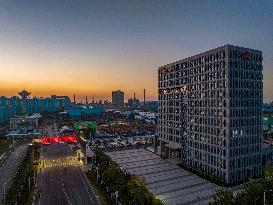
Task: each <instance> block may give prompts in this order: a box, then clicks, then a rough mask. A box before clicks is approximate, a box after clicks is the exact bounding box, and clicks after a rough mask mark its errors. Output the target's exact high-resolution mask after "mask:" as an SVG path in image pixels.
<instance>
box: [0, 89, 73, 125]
mask: <svg viewBox="0 0 273 205" xmlns="http://www.w3.org/2000/svg"><path fill="white" fill-rule="evenodd" d="M29 95H30V93H29V92H27V91H25V90H23V91H21V92H20V93H19V96H20V97H17V96H13V97H11V98H7V97H5V96H1V97H0V123H5V122H7V121H8V120H9V119H10V117H13V116H15V115H16V114H22V113H27V114H32V113H41V112H56V111H58V110H63V109H65V108H67V107H69V106H70V105H71V101H70V98H69V97H67V96H56V95H52V96H51V97H47V98H37V97H34V98H29Z"/></svg>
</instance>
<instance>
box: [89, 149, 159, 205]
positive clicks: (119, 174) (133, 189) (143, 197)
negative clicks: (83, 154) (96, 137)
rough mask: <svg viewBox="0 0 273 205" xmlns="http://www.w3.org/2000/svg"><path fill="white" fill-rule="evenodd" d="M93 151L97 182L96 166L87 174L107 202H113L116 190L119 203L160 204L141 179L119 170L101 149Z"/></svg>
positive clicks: (137, 204) (132, 204)
mask: <svg viewBox="0 0 273 205" xmlns="http://www.w3.org/2000/svg"><path fill="white" fill-rule="evenodd" d="M95 153H96V158H97V160H96V163H97V164H96V165H97V168H98V173H99V181H98V183H97V181H96V179H97V175H96V172H97V170H96V168H94V169H93V171H92V172H89V175H88V176H89V178H90V179H91V180H92V183H93V184H95V186H96V188H97V190H99V192H100V195H101V196H103V199H104V201H105V202H106V203H107V204H115V200H116V195H115V193H116V192H117V193H118V200H119V201H120V202H121V204H126V205H146V204H149V205H162V203H161V201H160V200H158V199H156V198H155V197H154V195H153V194H152V193H150V192H149V191H148V190H147V189H146V187H145V184H144V182H143V181H142V180H140V179H139V178H137V177H136V176H133V175H130V174H129V173H127V172H126V171H124V170H121V169H120V167H119V166H118V165H117V164H116V163H115V162H114V161H112V160H111V159H110V158H109V157H108V156H107V155H105V154H104V153H103V152H102V151H101V150H95Z"/></svg>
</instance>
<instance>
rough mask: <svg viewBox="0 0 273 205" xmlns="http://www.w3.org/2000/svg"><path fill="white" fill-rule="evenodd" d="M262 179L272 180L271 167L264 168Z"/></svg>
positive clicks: (272, 169) (272, 168)
mask: <svg viewBox="0 0 273 205" xmlns="http://www.w3.org/2000/svg"><path fill="white" fill-rule="evenodd" d="M264 177H265V178H266V179H271V180H273V167H272V166H270V165H265V166H264Z"/></svg>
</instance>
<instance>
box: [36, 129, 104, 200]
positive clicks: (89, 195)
mask: <svg viewBox="0 0 273 205" xmlns="http://www.w3.org/2000/svg"><path fill="white" fill-rule="evenodd" d="M45 130H46V131H47V133H48V135H49V136H50V135H54V134H57V132H56V126H55V125H47V126H46V128H45ZM42 156H43V157H42V159H43V162H42V163H41V169H40V170H39V173H38V176H37V185H38V188H39V189H40V190H41V195H40V199H39V200H38V201H37V202H36V204H39V205H55V204H56V205H66V204H68V205H85V204H86V205H87V204H88V205H93V204H94V205H97V204H99V202H98V200H97V198H96V196H95V194H94V192H93V190H92V188H91V186H90V185H89V183H88V180H87V178H86V176H85V175H84V173H83V171H82V169H81V166H80V165H81V163H80V162H79V160H78V159H77V156H76V155H75V154H74V153H73V152H72V151H71V149H70V147H69V145H68V144H61V143H60V144H58V143H55V144H51V145H46V146H43V148H42Z"/></svg>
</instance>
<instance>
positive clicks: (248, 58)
mask: <svg viewBox="0 0 273 205" xmlns="http://www.w3.org/2000/svg"><path fill="white" fill-rule="evenodd" d="M250 58H251V56H250V53H249V52H247V51H246V52H244V53H243V59H244V60H245V61H249V60H250Z"/></svg>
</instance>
